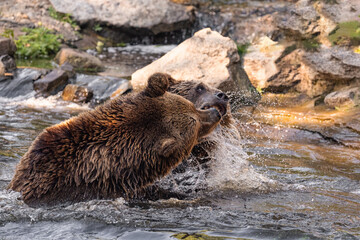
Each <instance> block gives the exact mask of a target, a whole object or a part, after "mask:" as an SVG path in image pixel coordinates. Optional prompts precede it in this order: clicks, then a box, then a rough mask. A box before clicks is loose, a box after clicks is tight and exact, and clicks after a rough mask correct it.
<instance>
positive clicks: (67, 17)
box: [48, 7, 79, 30]
mask: <svg viewBox="0 0 360 240" xmlns="http://www.w3.org/2000/svg"><path fill="white" fill-rule="evenodd" d="M48 12H49V15H50V17H52V18H54V19H56V20H59V21H61V22H66V23H69V24H70V25H71V26H72V28H74V29H75V30H78V29H79V26H78V25H77V23H76V22H75V21H74V20H73V19H72V17H71V14H69V13H60V12H57V11H56V10H55V8H53V7H49V9H48Z"/></svg>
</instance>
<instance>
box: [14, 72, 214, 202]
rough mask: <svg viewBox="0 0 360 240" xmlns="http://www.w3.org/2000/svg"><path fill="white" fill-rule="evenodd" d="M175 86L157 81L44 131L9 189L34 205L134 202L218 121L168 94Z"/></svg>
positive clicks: (159, 78)
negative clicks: (138, 91)
mask: <svg viewBox="0 0 360 240" xmlns="http://www.w3.org/2000/svg"><path fill="white" fill-rule="evenodd" d="M169 80H170V82H172V81H173V80H172V79H171V77H170V76H169V75H166V74H160V73H157V74H154V75H153V76H151V77H150V78H149V82H148V87H147V88H146V89H145V90H144V91H143V92H140V93H138V94H135V95H130V96H126V97H121V98H117V99H115V100H112V101H110V102H108V103H106V104H105V105H103V106H100V107H98V108H96V109H95V110H92V111H89V112H85V113H82V114H80V115H79V116H77V117H74V118H71V119H69V120H67V121H65V122H62V123H60V124H57V125H55V126H52V127H49V128H46V129H45V130H44V131H43V132H42V133H41V134H40V135H39V136H38V137H37V138H36V139H35V141H34V142H33V143H32V145H31V147H30V148H29V150H28V152H27V153H26V154H25V155H24V156H23V158H22V159H21V161H20V163H19V164H18V166H17V168H16V173H15V176H14V177H13V179H12V181H11V183H10V185H9V188H10V189H13V190H15V191H19V192H21V193H22V196H23V200H24V201H25V203H27V204H29V205H34V206H38V205H42V204H46V205H52V204H56V203H61V202H77V201H83V200H89V199H109V198H117V197H126V198H133V197H135V196H136V195H137V193H138V192H139V191H141V190H142V189H143V188H144V187H146V186H148V185H150V184H152V183H153V182H154V181H156V180H157V179H159V178H161V177H163V176H165V175H166V174H168V173H169V172H170V171H171V170H172V169H173V168H174V167H176V166H177V165H178V164H179V163H180V162H181V161H182V160H183V159H185V158H186V157H188V156H189V154H190V152H191V150H192V148H193V147H194V146H195V145H196V144H197V142H198V139H199V138H200V137H203V136H205V135H207V134H208V133H210V132H211V131H212V130H213V129H214V128H215V127H216V125H217V124H218V123H219V121H220V115H219V112H218V111H216V110H215V109H209V110H206V111H199V110H196V109H195V107H194V104H192V103H191V102H190V101H188V100H186V99H185V98H183V97H181V96H178V95H175V94H172V93H168V92H165V91H166V89H167V88H168V86H169Z"/></svg>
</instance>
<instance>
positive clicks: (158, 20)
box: [50, 0, 192, 34]
mask: <svg viewBox="0 0 360 240" xmlns="http://www.w3.org/2000/svg"><path fill="white" fill-rule="evenodd" d="M50 2H51V3H52V5H53V6H54V8H55V9H56V11H58V12H62V13H70V14H71V15H72V16H73V17H74V18H75V19H76V20H77V21H79V22H81V23H89V22H94V21H95V22H102V23H105V24H106V25H113V26H116V27H120V28H123V29H132V30H134V29H147V30H150V31H151V32H152V33H154V34H157V33H161V32H170V31H173V30H176V29H179V28H180V27H181V26H182V23H184V22H187V21H191V20H192V11H191V8H189V7H186V6H182V5H179V4H176V3H173V2H170V1H168V0H114V1H105V0H77V1H72V0H50Z"/></svg>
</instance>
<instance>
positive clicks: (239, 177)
mask: <svg viewBox="0 0 360 240" xmlns="http://www.w3.org/2000/svg"><path fill="white" fill-rule="evenodd" d="M112 51H113V50H112ZM145 55H146V54H145ZM136 59H137V60H136V61H137V62H139V61H140V60H141V56H140V55H139V58H136ZM139 59H140V60H139ZM146 59H147V61H149V60H148V59H151V57H149V56H148V55H146ZM140 62H141V61H140ZM146 64H147V63H146ZM144 65H145V63H144ZM18 71H19V72H18V75H17V77H16V78H15V79H13V80H12V84H13V86H8V85H1V82H0V88H1V91H0V93H1V94H2V95H1V96H0V239H184V238H185V237H187V236H189V235H193V237H198V238H200V237H202V238H200V239H359V238H360V183H359V181H360V157H359V156H360V155H359V150H358V149H357V148H354V147H350V148H349V147H346V146H339V145H338V144H334V143H332V142H329V141H325V140H324V139H323V138H320V137H319V136H317V135H316V134H314V133H309V132H306V131H299V130H298V129H295V128H292V127H289V126H287V127H285V126H283V125H281V124H277V123H276V122H275V123H272V124H270V125H269V124H263V123H261V122H260V120H259V119H255V118H252V116H251V115H250V114H249V115H248V119H250V120H247V121H246V122H244V121H242V120H241V119H240V118H239V119H238V120H237V121H238V122H237V127H238V129H239V130H241V131H240V132H241V138H238V137H234V136H232V134H231V133H228V132H225V133H221V132H217V133H216V134H215V135H214V138H215V139H217V140H218V143H219V149H218V150H217V151H216V152H215V153H214V157H215V160H216V161H214V163H212V165H211V171H210V174H209V175H208V176H207V177H206V178H198V179H197V181H200V182H196V183H192V184H200V185H201V184H203V185H204V186H206V189H203V190H202V192H201V194H197V195H196V197H194V199H192V200H176V199H170V200H158V201H149V202H140V203H136V204H129V203H127V202H126V201H124V200H123V199H121V198H119V199H115V200H93V201H89V202H81V203H76V204H72V205H69V206H57V207H52V208H30V207H28V206H27V205H25V204H24V203H23V202H22V201H21V199H19V197H20V194H19V193H17V192H13V191H9V190H6V187H7V185H8V184H9V182H10V180H11V178H12V176H13V174H14V170H15V167H16V164H17V163H18V162H19V160H20V158H21V157H22V155H23V154H24V153H25V152H26V151H27V149H28V147H29V146H30V144H31V142H32V141H33V140H34V139H35V138H36V136H37V135H38V134H39V133H40V132H41V131H42V130H43V129H44V128H46V127H48V126H51V125H53V124H56V123H59V122H61V121H63V120H66V119H68V118H70V117H72V116H75V115H77V114H78V113H80V112H82V111H84V110H88V109H89V106H88V105H86V104H85V105H78V104H75V103H69V102H64V101H62V100H60V97H59V96H51V97H49V98H46V99H44V98H35V93H34V92H33V90H32V89H31V84H30V82H31V80H29V79H27V78H26V77H28V76H32V74H38V73H37V70H33V69H20V70H18ZM78 78H79V79H84V78H86V76H84V75H79V76H78ZM100 78H102V77H100V76H99V77H96V76H92V80H91V82H92V81H94V82H99V81H100V80H99V79H100ZM89 81H90V80H89ZM110 84H118V82H111V83H110ZM5 86H8V88H5ZM15 89H17V92H14V91H15ZM258 111H259V110H258ZM261 111H263V112H260V113H258V115H262V116H268V117H271V116H278V113H277V112H276V110H274V109H270V108H269V109H262V110H261ZM282 113H283V114H284V112H282ZM288 115H291V113H288ZM234 116H235V117H237V114H236V113H234ZM274 119H275V118H274ZM290 134H292V135H291V136H292V137H289V136H290ZM343 134H345V135H346V134H348V135H349V138H351V137H354V136H352V135H351V134H350V133H348V132H346V131H344V132H343ZM275 136H276V137H275ZM190 184H191V183H190ZM189 187H191V186H189Z"/></svg>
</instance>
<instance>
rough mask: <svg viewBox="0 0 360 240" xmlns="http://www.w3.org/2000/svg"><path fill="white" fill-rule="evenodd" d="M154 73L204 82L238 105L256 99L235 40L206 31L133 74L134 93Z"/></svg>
mask: <svg viewBox="0 0 360 240" xmlns="http://www.w3.org/2000/svg"><path fill="white" fill-rule="evenodd" d="M155 72H165V73H168V74H170V75H171V76H172V77H173V78H174V79H177V80H182V81H188V80H197V81H201V82H204V83H206V84H209V85H210V86H212V87H215V88H219V89H220V90H222V91H224V92H227V93H229V95H230V97H232V99H233V100H234V101H236V102H237V103H239V104H240V103H243V104H252V103H255V102H257V100H258V99H259V95H258V93H257V91H256V90H255V89H254V88H253V86H252V85H251V83H250V80H249V78H248V77H247V75H246V73H245V71H244V69H243V68H242V66H241V62H240V56H239V54H238V52H237V46H236V44H235V43H234V41H232V40H231V39H230V38H227V37H223V36H221V35H220V34H219V33H218V32H215V31H211V30H210V29H209V28H206V29H203V30H200V31H198V32H197V33H195V35H194V36H193V37H191V38H189V39H187V40H185V41H184V42H182V43H181V44H180V45H179V46H177V47H176V48H174V49H173V50H171V51H170V52H168V53H167V54H165V55H164V56H163V57H162V58H160V59H158V60H156V61H155V62H153V63H151V64H150V65H148V66H146V67H144V68H142V69H140V70H138V71H136V72H135V73H133V75H132V76H131V84H132V85H133V87H134V90H135V91H138V90H141V89H143V88H144V87H145V86H146V83H147V79H148V77H149V76H150V75H152V74H153V73H155ZM240 105H241V104H240Z"/></svg>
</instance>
